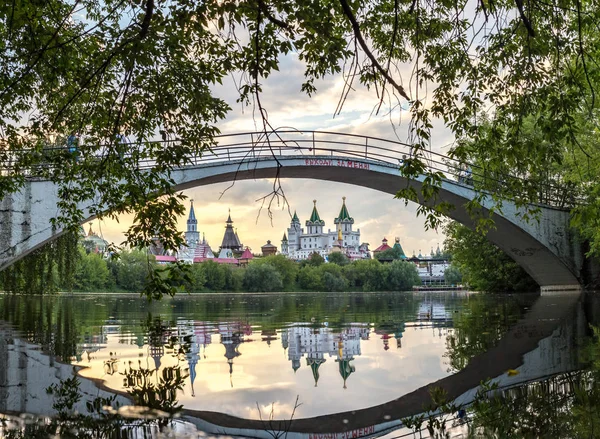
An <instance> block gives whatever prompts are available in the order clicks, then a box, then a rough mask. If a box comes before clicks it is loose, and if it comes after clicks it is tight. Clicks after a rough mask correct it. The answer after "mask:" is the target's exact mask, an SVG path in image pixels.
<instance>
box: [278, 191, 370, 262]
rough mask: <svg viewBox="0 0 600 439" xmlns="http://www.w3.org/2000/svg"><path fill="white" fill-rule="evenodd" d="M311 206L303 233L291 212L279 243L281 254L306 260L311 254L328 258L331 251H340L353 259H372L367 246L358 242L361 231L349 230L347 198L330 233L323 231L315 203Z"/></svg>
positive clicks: (352, 221)
mask: <svg viewBox="0 0 600 439" xmlns="http://www.w3.org/2000/svg"><path fill="white" fill-rule="evenodd" d="M313 203H314V206H313V210H312V214H311V216H310V219H308V220H307V221H306V233H305V232H304V229H303V228H302V227H301V225H300V219H299V218H298V215H297V214H296V212H294V216H293V217H292V222H291V223H290V227H289V228H288V229H287V234H286V233H284V234H283V239H282V240H281V254H283V255H285V256H287V257H288V258H290V259H295V260H299V259H308V258H309V257H310V255H311V254H312V253H318V254H320V255H321V256H322V257H323V258H325V259H327V256H328V255H329V254H330V253H332V252H342V253H344V254H345V255H346V256H348V257H349V258H350V259H352V260H355V259H370V258H371V255H370V253H369V244H367V243H361V242H360V229H357V230H352V225H353V224H354V218H352V217H351V216H350V214H349V213H348V208H347V207H346V197H343V198H342V208H341V209H340V214H339V215H338V216H337V218H335V219H334V220H333V222H334V224H335V225H336V229H335V230H333V231H332V230H330V229H328V230H327V232H324V231H323V227H324V226H325V221H323V220H322V219H321V217H320V216H319V212H318V211H317V200H313Z"/></svg>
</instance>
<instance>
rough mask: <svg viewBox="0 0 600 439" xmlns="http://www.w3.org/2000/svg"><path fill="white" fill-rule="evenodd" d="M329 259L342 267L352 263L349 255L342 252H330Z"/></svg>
mask: <svg viewBox="0 0 600 439" xmlns="http://www.w3.org/2000/svg"><path fill="white" fill-rule="evenodd" d="M327 260H328V262H330V263H333V264H337V265H340V266H342V267H343V266H344V265H348V264H349V263H350V259H349V258H348V256H346V255H345V254H343V253H341V252H336V253H330V254H329V256H328V258H327Z"/></svg>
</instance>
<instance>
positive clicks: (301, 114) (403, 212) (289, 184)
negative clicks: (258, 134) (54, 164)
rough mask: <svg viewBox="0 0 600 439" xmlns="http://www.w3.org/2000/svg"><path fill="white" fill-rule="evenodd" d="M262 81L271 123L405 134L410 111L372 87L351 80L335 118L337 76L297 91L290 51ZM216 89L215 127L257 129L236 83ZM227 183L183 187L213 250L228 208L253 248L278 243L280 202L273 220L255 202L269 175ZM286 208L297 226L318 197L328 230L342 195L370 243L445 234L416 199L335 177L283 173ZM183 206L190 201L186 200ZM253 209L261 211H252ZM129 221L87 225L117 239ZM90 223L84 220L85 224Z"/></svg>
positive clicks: (435, 140)
mask: <svg viewBox="0 0 600 439" xmlns="http://www.w3.org/2000/svg"><path fill="white" fill-rule="evenodd" d="M275 73H276V74H275V75H273V76H272V77H270V78H268V80H266V81H264V82H263V91H264V93H263V95H262V97H261V101H262V104H263V106H264V107H265V109H266V110H267V111H268V118H269V122H270V124H271V126H272V127H274V128H278V127H293V128H296V129H305V130H328V131H337V132H343V133H354V134H361V135H366V136H374V137H381V138H385V139H393V140H400V141H408V140H409V139H408V125H409V121H410V115H409V113H408V112H407V111H403V110H401V109H399V107H396V108H395V109H394V110H393V111H390V105H389V103H388V105H387V106H386V105H384V106H383V107H382V109H381V110H380V113H379V115H375V113H374V109H375V108H376V107H377V105H378V103H379V100H378V98H377V96H376V94H375V92H374V91H373V90H371V91H368V90H366V89H364V88H362V87H360V86H359V85H358V84H355V90H354V91H353V92H351V93H350V94H349V96H348V99H347V100H346V102H345V104H344V107H343V110H342V112H341V114H339V115H337V116H335V117H334V112H335V109H336V106H337V104H338V101H339V98H340V95H341V93H342V89H343V79H342V77H341V76H338V77H330V78H326V79H325V80H322V81H320V83H319V84H318V92H317V94H316V95H314V96H313V97H312V98H309V97H308V96H306V95H304V94H303V93H301V92H300V86H301V84H302V81H303V66H302V64H301V63H300V62H299V61H298V60H297V58H296V56H287V57H285V58H284V59H283V60H282V64H281V71H280V72H275ZM216 93H217V94H218V95H219V96H220V97H222V98H223V99H225V100H226V101H227V102H228V103H229V104H230V106H231V107H232V111H231V112H230V113H229V115H228V117H227V119H226V120H224V121H223V122H221V123H220V124H219V125H218V126H219V128H220V130H221V132H222V133H224V134H225V133H236V132H245V131H255V130H260V129H261V128H262V126H261V123H262V122H261V120H260V119H259V118H258V116H256V117H255V115H254V111H253V108H252V107H243V106H241V104H239V103H236V102H235V101H236V97H237V90H236V87H235V84H234V80H233V79H231V80H230V81H226V82H224V85H223V87H220V88H219V89H216ZM435 125H437V126H434V129H433V133H432V149H433V150H436V151H439V152H445V148H444V146H445V145H448V144H449V143H450V142H451V141H452V139H453V138H452V134H451V133H450V132H449V130H447V129H446V128H445V127H444V126H443V124H442V123H441V122H440V123H436V124H435ZM228 186H229V184H216V185H210V186H203V187H198V188H193V189H190V190H187V191H184V194H185V195H187V196H188V197H189V198H190V199H193V200H194V206H195V211H196V217H197V219H198V229H199V230H200V232H201V233H205V234H206V238H207V240H208V241H209V243H210V244H211V246H212V247H213V250H215V251H218V247H219V245H220V244H221V240H222V237H223V231H224V224H225V220H226V219H227V214H228V209H231V217H232V219H233V221H234V227H237V229H238V234H239V236H240V239H241V240H242V243H243V244H244V245H247V246H249V247H250V248H251V249H252V251H253V252H255V253H258V252H260V246H261V245H264V244H265V243H266V241H267V240H271V241H272V242H273V244H275V245H277V246H278V247H280V245H281V237H282V235H283V232H284V231H285V229H286V228H287V227H289V223H290V219H291V217H290V215H289V213H288V210H287V208H286V209H285V210H283V209H282V207H281V206H280V207H279V209H277V208H276V209H275V210H274V211H273V219H272V223H271V220H270V219H269V217H268V215H267V212H266V211H265V210H264V209H263V211H262V212H260V207H261V204H260V202H257V200H258V199H259V198H261V197H263V196H264V195H266V194H268V193H269V192H270V191H271V183H270V182H269V181H268V180H258V181H239V182H236V183H235V185H234V186H233V187H232V188H230V189H229V190H227V191H226V192H225V193H223V191H224V189H225V188H227V187H228ZM283 189H284V190H285V192H286V195H287V199H288V202H289V204H290V209H291V212H292V214H293V211H294V210H297V212H298V216H299V218H300V221H301V223H302V226H303V227H304V222H305V221H306V220H307V219H308V217H309V216H310V213H311V210H312V204H313V203H312V200H313V199H316V200H317V207H318V210H319V213H320V215H321V218H322V219H323V220H324V221H325V227H324V229H325V230H327V229H328V228H331V229H334V225H333V218H334V217H336V216H337V214H338V213H339V210H340V207H341V204H342V197H343V196H346V197H347V200H346V203H347V206H348V210H349V212H350V215H351V216H352V217H354V220H355V223H354V227H355V229H356V228H360V230H361V241H363V242H368V243H370V244H371V249H374V248H376V247H377V246H378V245H379V244H380V243H381V240H382V239H383V238H384V237H386V238H387V239H388V240H390V241H393V239H394V237H399V238H400V243H401V244H402V246H403V248H404V251H405V252H406V253H407V254H412V252H413V251H415V252H417V253H418V252H419V250H421V251H422V252H423V253H429V251H430V250H431V247H434V248H435V247H437V245H438V243H439V244H440V246H441V245H442V243H443V240H444V236H443V234H442V233H441V231H437V232H436V231H427V232H426V231H425V229H424V226H423V224H424V222H423V219H422V218H417V217H416V214H415V211H416V206H415V205H414V204H412V203H409V205H408V206H405V205H404V201H402V200H396V199H394V198H393V197H392V196H391V195H389V194H384V193H381V192H377V191H374V190H371V189H365V188H361V187H356V186H351V185H347V184H341V183H331V182H324V181H319V180H308V179H307V180H302V179H300V180H298V179H295V180H283ZM186 204H187V205H189V201H188V202H187V203H186ZM259 212H260V213H259ZM186 218H187V213H186V217H181V218H180V219H179V225H180V227H179V228H180V230H181V231H184V230H185V221H186ZM130 224H131V218H126V217H122V218H121V219H120V221H119V222H118V223H117V222H114V221H105V222H103V223H101V224H99V223H98V221H97V220H95V221H93V222H92V228H93V229H94V231H96V232H99V234H101V235H102V236H103V237H104V239H106V240H108V241H110V242H115V243H117V244H119V243H121V242H122V241H123V240H124V235H123V232H124V231H125V230H126V229H127V227H128V226H129V225H130ZM88 227H89V226H86V231H87V229H88Z"/></svg>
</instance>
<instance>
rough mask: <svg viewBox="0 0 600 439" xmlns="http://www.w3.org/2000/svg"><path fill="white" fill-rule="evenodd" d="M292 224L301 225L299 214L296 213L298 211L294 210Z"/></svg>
mask: <svg viewBox="0 0 600 439" xmlns="http://www.w3.org/2000/svg"><path fill="white" fill-rule="evenodd" d="M292 222H293V223H299V222H300V219H299V218H298V214H297V213H296V211H295V210H294V216H293V217H292Z"/></svg>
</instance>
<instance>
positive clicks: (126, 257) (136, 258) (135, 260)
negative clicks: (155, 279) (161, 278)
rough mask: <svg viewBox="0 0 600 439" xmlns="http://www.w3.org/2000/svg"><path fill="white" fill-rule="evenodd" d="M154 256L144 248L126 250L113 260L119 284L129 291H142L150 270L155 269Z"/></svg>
mask: <svg viewBox="0 0 600 439" xmlns="http://www.w3.org/2000/svg"><path fill="white" fill-rule="evenodd" d="M152 259H153V258H150V257H149V256H148V254H147V253H146V252H144V251H142V250H131V251H124V252H122V253H121V255H120V257H119V259H118V260H116V261H113V262H112V264H113V265H114V267H115V272H116V280H117V285H118V286H119V287H120V288H123V289H124V290H128V291H141V290H142V289H143V287H144V285H145V284H146V281H147V279H148V276H149V275H150V271H151V270H153V269H154V267H153V261H152Z"/></svg>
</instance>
